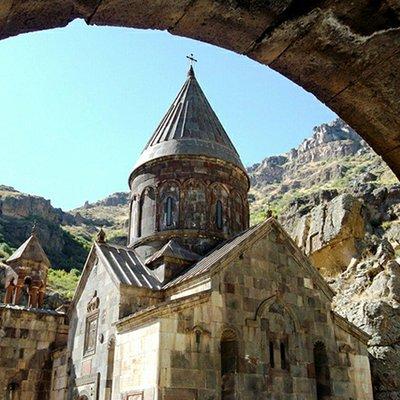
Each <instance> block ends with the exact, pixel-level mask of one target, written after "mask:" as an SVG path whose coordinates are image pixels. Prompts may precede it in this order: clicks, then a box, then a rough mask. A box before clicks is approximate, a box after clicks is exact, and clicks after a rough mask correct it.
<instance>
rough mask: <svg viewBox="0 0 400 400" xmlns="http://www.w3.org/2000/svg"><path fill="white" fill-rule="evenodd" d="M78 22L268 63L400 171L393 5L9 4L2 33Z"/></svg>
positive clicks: (159, 0)
mask: <svg viewBox="0 0 400 400" xmlns="http://www.w3.org/2000/svg"><path fill="white" fill-rule="evenodd" d="M76 18H83V19H85V21H86V22H87V23H88V24H90V25H110V26H124V27H132V28H143V29H161V30H168V31H169V32H170V33H172V34H175V35H180V36H186V37H190V38H193V39H198V40H202V41H205V42H208V43H211V44H214V45H216V46H220V47H224V48H226V49H229V50H232V51H235V52H236V53H239V54H244V55H247V56H248V57H250V58H252V59H254V60H256V61H258V62H260V63H262V64H265V65H268V66H270V67H271V68H273V69H274V70H276V71H278V72H280V73H281V74H283V75H284V76H286V77H288V78H289V79H291V80H292V81H293V82H295V83H297V84H299V85H300V86H302V87H303V88H304V89H305V90H307V91H310V92H311V93H313V94H314V95H315V96H316V97H317V98H318V99H319V100H321V101H322V102H324V103H325V104H326V105H327V106H328V107H330V108H331V109H332V110H333V111H335V112H336V113H337V114H338V115H339V116H341V117H342V118H343V119H344V120H345V121H346V122H348V123H349V124H350V125H351V126H352V127H353V128H354V129H356V130H357V132H358V133H359V134H360V135H361V136H362V137H363V138H364V139H365V140H366V141H367V142H368V143H369V144H370V145H371V146H372V148H373V149H374V150H375V151H376V152H377V153H378V154H379V155H381V156H382V157H383V159H384V160H385V161H386V162H387V164H388V165H389V166H390V167H391V168H392V170H393V171H394V172H395V173H396V174H397V176H398V177H400V129H399V127H400V102H399V101H398V97H399V93H400V77H399V74H398V71H399V70H400V57H399V53H400V6H399V5H398V2H396V1H391V0H380V1H371V0H355V1H352V2H349V1H347V0H336V1H333V0H310V1H302V0H285V1H267V0H265V1H264V0H148V1H139V0H24V1H20V0H4V1H2V2H1V5H0V39H4V38H7V37H10V36H13V35H18V34H20V33H24V32H32V31H36V30H42V29H50V28H56V27H63V26H66V25H67V24H68V23H69V22H71V21H72V20H74V19H76Z"/></svg>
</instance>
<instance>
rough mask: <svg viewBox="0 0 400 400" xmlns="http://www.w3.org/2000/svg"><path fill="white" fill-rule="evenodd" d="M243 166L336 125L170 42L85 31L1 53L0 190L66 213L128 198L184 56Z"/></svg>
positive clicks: (228, 63)
mask: <svg viewBox="0 0 400 400" xmlns="http://www.w3.org/2000/svg"><path fill="white" fill-rule="evenodd" d="M190 53H194V54H195V57H196V58H197V59H198V63H197V65H196V66H195V69H196V75H197V78H198V81H199V83H200V85H201V86H202V88H203V90H204V92H205V93H206V95H207V97H208V99H209V101H210V103H211V105H212V106H213V108H214V110H215V111H216V113H217V115H218V116H219V118H220V120H221V122H222V124H223V125H224V127H225V129H226V130H227V132H228V134H229V135H230V137H231V139H232V141H233V142H234V144H235V145H236V148H237V150H238V151H239V153H240V155H241V157H242V160H243V162H244V164H245V165H251V164H253V163H256V162H259V161H260V160H261V159H263V158H264V157H266V156H269V155H273V154H278V153H281V152H284V151H287V150H289V149H290V148H291V147H294V146H297V145H298V144H299V143H300V142H301V141H302V140H303V139H304V138H305V137H308V136H309V135H310V133H311V130H312V128H313V127H314V126H315V125H318V124H321V123H323V122H328V121H331V120H332V119H334V118H335V114H334V113H333V112H332V111H330V110H329V109H328V108H327V107H325V106H324V105H323V104H322V103H320V102H319V101H318V100H317V99H316V98H315V97H314V96H313V95H311V94H309V93H307V92H305V91H304V90H303V89H302V88H300V87H298V86H296V85H295V84H293V83H292V82H291V81H289V80H288V79H286V78H284V77H283V76H281V75H279V74H278V73H276V72H274V71H273V70H270V69H268V68H266V67H265V66H262V65H260V64H258V63H256V62H254V61H252V60H250V59H248V58H246V57H244V56H240V55H237V54H235V53H232V52H229V51H227V50H223V49H220V48H217V47H214V46H211V45H208V44H204V43H201V42H196V41H193V40H190V39H185V38H179V37H176V36H172V35H170V34H168V33H166V32H157V31H143V30H142V31H140V30H134V29H125V28H111V27H88V26H86V24H85V23H84V22H82V21H75V22H73V23H71V24H70V25H69V26H68V27H66V28H63V29H55V30H50V31H43V32H36V33H31V34H26V35H21V36H17V37H14V38H9V39H7V40H3V41H1V42H0V84H1V96H0V135H1V143H2V148H3V151H2V154H1V157H0V183H1V184H6V185H10V186H14V187H15V188H16V189H18V190H21V191H24V192H27V193H31V194H37V195H40V196H44V197H46V198H48V199H50V200H51V201H52V204H53V205H54V206H56V207H62V208H63V209H65V210H68V209H71V208H74V207H77V206H80V205H82V204H83V203H84V202H85V201H86V200H88V201H96V200H98V199H100V198H103V197H105V196H107V195H108V194H110V193H113V192H116V191H125V190H127V189H128V186H127V179H128V176H129V173H130V172H131V169H132V166H133V165H134V163H135V161H136V159H137V158H138V156H139V154H140V152H141V150H142V148H143V147H144V145H145V143H146V141H147V139H148V138H149V136H150V135H151V134H152V132H153V131H154V129H155V128H156V126H157V124H158V122H159V120H160V119H161V118H162V116H163V114H164V113H165V111H166V110H167V108H168V107H169V105H170V103H171V102H172V101H173V99H174V97H175V95H176V94H177V92H178V90H179V89H180V87H181V85H182V84H183V82H184V80H185V77H186V71H187V68H188V66H187V60H186V58H185V56H186V55H187V54H190Z"/></svg>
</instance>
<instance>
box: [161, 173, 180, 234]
mask: <svg viewBox="0 0 400 400" xmlns="http://www.w3.org/2000/svg"><path fill="white" fill-rule="evenodd" d="M158 193H159V202H158V203H157V205H158V210H157V217H158V221H157V226H158V230H160V231H163V230H167V229H177V228H178V227H179V214H180V193H181V184H180V182H179V181H177V180H175V179H170V180H165V181H162V182H161V183H160V184H159V185H158Z"/></svg>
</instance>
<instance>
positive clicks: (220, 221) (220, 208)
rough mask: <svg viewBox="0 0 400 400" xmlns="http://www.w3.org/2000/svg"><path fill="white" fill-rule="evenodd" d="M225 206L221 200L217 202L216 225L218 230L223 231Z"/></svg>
mask: <svg viewBox="0 0 400 400" xmlns="http://www.w3.org/2000/svg"><path fill="white" fill-rule="evenodd" d="M223 212H224V209H223V205H222V201H221V200H217V202H216V203H215V225H216V227H217V229H219V230H221V229H222V228H223V226H224V221H223Z"/></svg>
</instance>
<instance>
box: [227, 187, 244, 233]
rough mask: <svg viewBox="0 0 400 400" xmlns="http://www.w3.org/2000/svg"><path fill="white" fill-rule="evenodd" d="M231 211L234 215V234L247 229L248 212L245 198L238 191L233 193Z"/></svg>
mask: <svg viewBox="0 0 400 400" xmlns="http://www.w3.org/2000/svg"><path fill="white" fill-rule="evenodd" d="M230 197H231V204H230V209H231V213H232V218H231V227H232V230H233V231H234V232H237V231H241V230H243V229H246V228H247V223H246V218H247V211H246V206H245V202H244V199H243V196H242V195H241V194H240V193H239V192H238V191H237V190H235V189H234V190H232V192H231V196H230Z"/></svg>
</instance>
